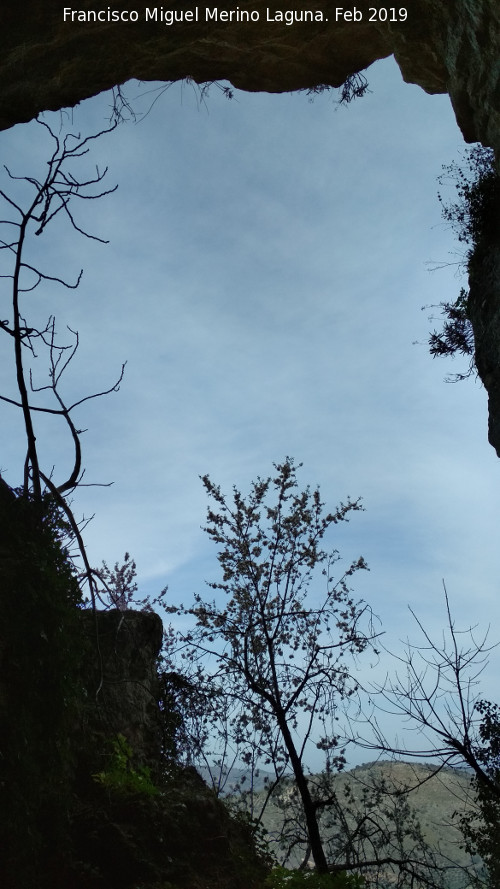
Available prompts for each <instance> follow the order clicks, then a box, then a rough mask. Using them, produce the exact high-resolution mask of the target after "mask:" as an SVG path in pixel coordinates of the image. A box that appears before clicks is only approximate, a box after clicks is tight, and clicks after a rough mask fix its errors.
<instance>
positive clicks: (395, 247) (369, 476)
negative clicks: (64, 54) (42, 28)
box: [0, 60, 500, 697]
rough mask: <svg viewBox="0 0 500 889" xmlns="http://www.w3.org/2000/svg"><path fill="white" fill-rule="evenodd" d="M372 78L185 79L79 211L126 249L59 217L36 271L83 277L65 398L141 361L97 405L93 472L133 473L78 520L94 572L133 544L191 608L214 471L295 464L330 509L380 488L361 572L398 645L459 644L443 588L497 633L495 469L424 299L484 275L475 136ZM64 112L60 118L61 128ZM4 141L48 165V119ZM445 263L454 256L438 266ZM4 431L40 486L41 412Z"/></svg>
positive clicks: (225, 482)
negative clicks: (247, 83)
mask: <svg viewBox="0 0 500 889" xmlns="http://www.w3.org/2000/svg"><path fill="white" fill-rule="evenodd" d="M368 78H369V82H370V89H371V90H372V92H371V93H370V94H368V95H366V96H365V97H364V98H363V99H361V100H359V101H356V102H354V103H353V104H352V105H351V106H350V107H348V108H341V109H337V108H336V106H335V104H334V101H333V98H332V97H330V96H328V95H323V96H319V97H316V98H315V100H314V102H310V101H308V98H307V96H306V95H305V94H295V95H289V94H286V95H280V96H276V95H267V94H243V93H238V92H237V93H235V97H234V99H233V100H232V101H228V100H227V99H226V98H225V97H224V95H223V94H222V92H221V91H219V90H218V89H217V88H216V87H212V89H211V91H210V94H209V96H208V98H207V99H206V100H205V101H203V100H201V99H200V94H199V91H198V90H197V89H196V88H195V87H194V86H193V85H190V84H189V83H184V84H177V85H174V86H171V87H170V88H169V89H168V90H167V91H166V92H165V93H164V94H163V96H162V97H161V98H160V99H159V100H158V101H157V102H156V104H155V105H154V107H153V108H152V109H151V111H150V113H149V114H148V115H147V116H146V117H144V119H142V120H140V121H139V122H137V123H134V122H132V121H131V122H129V123H127V124H126V125H123V126H121V127H119V128H118V130H117V131H115V132H114V133H113V134H111V135H109V136H107V137H105V138H104V139H103V140H102V141H100V142H99V143H96V144H95V145H94V147H93V149H92V155H91V157H90V158H89V159H88V164H89V165H90V167H87V168H86V169H91V168H92V164H94V165H95V164H96V163H98V164H99V166H100V167H103V166H105V165H108V166H109V173H108V180H109V185H110V186H112V185H114V184H115V183H118V185H119V188H118V191H117V192H116V193H115V194H114V195H112V196H109V197H107V198H105V199H103V200H102V201H100V202H97V203H93V202H90V203H89V204H87V205H82V207H81V208H80V209H79V216H78V218H79V219H80V220H82V221H85V223H86V224H87V225H88V227H89V229H90V230H91V231H92V232H95V233H96V234H98V235H99V236H102V237H105V238H109V239H110V243H109V245H107V246H103V245H100V244H97V243H95V242H91V241H86V240H85V239H81V238H77V237H76V235H75V234H74V233H72V232H70V231H68V230H67V228H64V227H62V226H59V225H57V224H56V225H54V228H53V230H52V233H51V232H50V230H49V231H48V232H47V234H46V235H44V241H43V243H42V239H39V241H36V242H35V243H34V246H33V249H34V253H33V256H34V257H35V258H36V259H37V260H41V261H42V262H43V263H44V267H45V268H46V269H47V270H49V271H53V272H56V273H58V274H59V273H64V274H68V275H69V276H70V277H74V275H75V273H76V272H77V271H78V270H79V268H80V267H83V268H84V277H83V281H82V284H81V287H80V289H79V290H78V291H76V292H73V291H65V290H62V289H56V288H52V287H51V288H50V289H48V288H47V290H45V291H44V292H43V293H42V292H40V293H37V294H36V295H35V296H34V297H33V298H32V301H31V304H30V305H31V306H32V307H33V311H35V312H40V316H39V317H40V318H41V317H44V316H45V315H47V314H49V313H51V312H52V313H55V314H56V316H57V318H58V322H59V326H60V327H61V328H63V327H64V325H65V324H66V323H69V324H70V325H71V326H72V327H74V328H77V329H78V330H79V333H80V337H81V348H80V352H79V355H78V356H77V359H76V360H75V362H74V365H73V367H72V368H71V370H70V372H68V375H67V379H66V386H67V388H66V390H65V391H66V392H67V394H68V399H70V400H76V397H80V396H81V395H84V394H87V393H88V392H89V391H91V390H96V389H101V388H105V387H107V386H109V385H110V384H111V383H112V382H113V381H114V379H115V377H116V376H117V374H118V372H119V368H120V364H121V362H122V361H124V360H127V361H128V364H127V370H126V375H125V379H124V382H123V384H122V387H121V389H120V392H119V393H118V394H115V395H113V396H110V397H108V398H106V399H102V400H100V401H92V402H89V403H88V404H87V405H86V406H84V407H83V408H82V410H81V412H80V413H79V414H78V415H77V421H78V424H79V425H80V426H82V427H85V428H88V431H87V432H86V433H85V435H84V436H83V445H84V462H85V465H86V476H85V480H86V481H87V482H109V481H113V482H114V485H113V487H111V488H103V487H95V488H92V487H90V488H83V489H81V490H80V491H79V492H78V493H77V494H76V495H75V499H74V504H73V505H74V508H75V511H76V513H77V514H78V515H81V514H85V515H87V516H89V515H92V514H95V517H94V519H93V521H92V522H91V523H90V524H89V526H88V527H87V530H86V541H87V546H88V550H89V554H90V557H91V561H92V562H93V563H94V564H96V565H99V564H100V562H101V560H102V559H106V561H107V562H108V563H113V562H114V561H116V560H121V558H122V556H123V554H124V552H125V551H126V550H127V551H129V552H130V553H131V554H132V556H133V557H134V558H135V560H136V562H137V566H138V575H139V584H140V592H141V594H144V595H145V594H146V593H150V594H152V595H154V594H156V593H157V592H158V591H159V590H160V589H161V588H162V587H163V586H164V585H165V584H168V586H169V589H170V592H171V598H172V600H173V601H183V602H185V603H186V602H187V601H189V599H190V597H191V594H192V592H193V591H198V592H202V593H203V592H204V589H205V587H204V582H205V581H210V580H213V579H217V562H216V553H215V550H214V548H213V544H211V543H210V541H209V540H208V538H207V537H206V535H204V534H203V532H202V530H201V526H202V525H203V523H204V517H205V509H206V502H205V496H204V493H203V490H202V485H201V482H200V480H199V476H200V475H202V474H205V473H209V474H210V476H211V477H212V479H213V480H214V481H216V482H217V483H219V484H220V485H221V486H222V488H223V489H226V490H228V489H230V488H231V486H232V485H233V484H236V485H237V486H238V487H239V488H240V489H242V490H247V489H248V488H249V485H250V482H251V480H252V479H254V478H256V476H257V475H261V476H265V475H267V474H268V473H270V471H271V469H272V463H273V462H276V461H279V460H281V459H282V458H283V457H284V456H285V455H291V456H293V457H294V458H295V460H296V461H298V462H299V461H302V462H303V464H304V466H303V469H302V471H301V476H300V478H301V480H302V481H303V483H304V485H305V484H308V483H309V484H311V485H312V486H314V485H316V484H319V485H320V487H321V491H322V495H323V499H324V500H325V501H326V502H327V504H328V505H331V506H334V505H335V504H337V503H338V502H339V501H340V500H345V499H346V497H347V496H349V495H350V496H351V497H352V498H356V497H358V496H361V497H362V498H363V502H364V506H365V510H366V511H365V512H364V513H360V514H356V515H354V516H353V518H352V520H351V522H350V524H349V525H347V526H345V527H342V528H341V529H339V531H338V533H336V535H335V537H334V538H332V544H333V545H334V546H336V547H338V549H339V550H340V552H341V555H342V557H343V558H344V561H345V564H347V563H348V562H349V561H350V560H351V559H353V558H357V557H358V556H359V555H360V554H362V555H363V556H364V557H365V558H366V560H367V562H368V564H369V567H370V572H369V573H368V572H363V573H362V574H361V575H358V576H357V577H356V578H355V588H356V591H357V592H358V593H359V595H360V596H361V597H364V598H365V599H366V600H367V601H369V602H370V604H371V605H372V607H373V610H374V611H375V612H376V613H377V614H378V615H379V616H380V618H381V622H382V626H383V628H384V630H385V632H386V644H387V646H388V647H390V648H398V646H399V641H398V640H400V639H401V638H406V637H407V636H408V635H410V636H411V637H412V638H416V632H415V627H414V625H413V623H412V620H411V617H410V615H409V612H408V604H410V605H411V606H412V607H413V608H414V609H415V610H416V612H417V613H418V615H419V616H420V617H421V619H422V621H423V622H424V624H425V625H426V626H427V627H428V628H429V630H430V631H434V632H435V633H436V634H437V635H439V632H440V628H441V626H442V624H443V620H444V603H443V598H442V585H441V584H442V578H444V579H445V581H446V584H447V588H448V591H449V594H450V598H451V602H452V608H453V611H454V614H455V617H456V620H457V626H458V625H460V626H462V627H463V628H466V627H467V626H469V625H470V624H476V623H480V625H481V626H482V627H486V626H487V625H488V624H490V623H491V625H492V626H493V628H495V627H496V626H498V623H499V620H498V618H499V612H500V605H499V582H498V577H499V572H498V569H499V552H500V550H499V547H498V543H497V529H498V526H499V519H500V498H499V497H498V459H497V458H496V456H495V453H494V451H493V449H492V448H491V447H490V446H489V445H488V442H487V402H486V395H485V392H484V390H483V389H482V388H481V386H480V384H479V383H478V382H477V381H475V380H474V379H471V380H469V381H467V382H465V383H460V384H456V385H452V384H448V383H446V382H445V381H444V378H445V376H446V374H448V373H453V372H455V371H456V370H460V369H462V368H463V365H460V364H459V363H457V366H456V367H455V364H454V363H453V362H445V361H439V362H438V361H433V360H432V359H431V357H430V356H429V354H428V351H427V349H426V346H425V343H426V339H427V335H428V331H429V327H430V326H432V325H430V324H429V321H428V315H429V314H430V311H421V307H422V306H423V305H426V304H432V303H439V302H440V301H442V300H447V299H448V300H453V299H455V298H456V296H457V295H458V291H459V289H460V287H461V286H462V285H463V284H464V283H465V282H464V281H463V280H462V279H461V278H460V277H459V274H458V273H459V266H458V265H455V263H458V261H459V259H460V256H459V254H457V251H458V250H459V245H458V244H457V242H456V240H455V239H454V237H453V234H452V233H451V232H450V231H449V230H448V229H447V228H446V226H445V225H444V224H443V222H442V220H441V217H440V207H439V203H438V201H437V196H436V192H437V188H438V186H437V183H436V177H437V176H438V175H439V174H440V172H441V165H442V164H447V163H449V162H450V161H451V160H452V159H453V158H456V157H457V154H458V152H459V151H460V150H461V149H463V147H464V144H463V140H462V137H461V134H460V132H459V130H458V128H457V125H456V122H455V119H454V115H453V112H452V108H451V105H450V101H449V99H448V97H447V96H428V95H426V94H425V93H424V92H423V91H422V90H420V89H419V88H418V87H416V86H414V85H407V84H404V83H403V81H402V78H401V75H400V73H399V70H398V68H397V66H396V64H395V63H394V61H393V60H385V61H383V62H379V63H377V64H376V65H374V66H372V68H371V69H369V71H368ZM130 89H131V92H133V91H134V89H137V91H138V92H139V93H140V92H144V91H146V90H149V89H150V86H148V85H146V86H144V85H143V86H142V87H138V88H134V87H131V88H130ZM152 98H154V95H153V94H151V95H150V96H144V97H143V98H142V99H139V100H137V102H136V107H138V108H139V109H140V108H144V109H147V108H148V106H149V104H150V101H151V99H152ZM109 103H110V99H109V96H101V97H97V98H96V99H93V100H89V101H88V102H85V103H83V104H82V105H81V106H79V107H78V108H76V109H75V110H74V112H73V128H74V129H81V131H82V132H85V133H86V132H90V131H92V130H94V129H96V128H98V127H100V126H102V125H104V124H105V118H106V115H107V114H108V113H109ZM47 120H53V121H54V122H55V125H56V126H58V124H59V115H54V116H50V115H49V116H48V117H47ZM0 139H1V143H2V154H3V160H4V163H6V164H7V165H9V166H10V168H11V170H12V172H14V173H16V174H19V175H22V174H25V173H27V174H31V173H33V171H34V169H35V167H36V166H37V164H38V165H40V164H43V161H44V159H45V157H46V155H47V150H48V142H47V141H46V140H45V139H44V138H41V134H40V128H38V127H37V126H36V124H34V123H32V124H28V125H20V126H18V127H15V128H14V129H12V130H9V131H7V132H4V133H2V134H1V135H0ZM85 163H86V162H85V161H83V162H82V164H85ZM38 169H40V167H38ZM3 182H4V185H3V186H2V187H5V180H3ZM450 197H452V193H451V192H450ZM443 262H444V263H447V262H449V263H452V265H450V266H449V267H447V268H445V269H443V270H440V271H431V268H432V267H433V266H436V265H438V264H440V263H443ZM3 292H4V293H5V290H4V291H3ZM30 311H31V308H30ZM6 340H7V337H5V338H4V340H3V342H2V353H1V357H0V361H1V362H2V363H1V364H0V381H2V385H3V391H8V389H9V386H10V378H9V369H8V367H9V364H8V360H9V356H8V355H7V352H8V349H9V348H10V342H8V341H6ZM415 341H417V344H415ZM74 396H75V398H74ZM0 416H1V421H0V422H1V426H0V430H1V432H0V435H1V443H2V451H1V455H0V465H1V469H2V472H3V474H4V477H5V478H6V480H7V481H8V482H9V483H11V484H17V483H19V481H20V479H21V477H22V464H23V456H22V450H21V448H22V447H24V445H21V442H22V437H21V429H20V424H19V418H16V417H15V415H14V412H13V410H12V409H11V408H10V407H8V406H0ZM38 435H39V443H40V447H41V453H42V455H43V458H44V460H45V465H46V466H47V467H49V469H50V467H51V466H52V465H53V464H55V466H56V476H57V471H58V470H59V469H60V472H61V474H63V471H64V468H65V467H66V466H67V465H68V462H67V461H68V460H69V459H70V451H69V449H68V442H67V440H66V436H65V434H64V430H63V428H62V427H61V428H57V429H56V426H55V425H54V424H53V423H49V422H44V421H43V420H40V421H39V425H38ZM494 635H495V634H494V633H493V636H492V639H493V637H494ZM495 665H496V666H498V659H497V658H495V656H494V657H493V660H492V666H491V668H490V670H489V672H487V673H485V675H484V677H483V683H484V684H483V690H484V694H485V695H486V696H487V695H488V694H491V696H492V697H494V696H495V694H496V683H495V679H494V676H495V672H497V670H496V666H495Z"/></svg>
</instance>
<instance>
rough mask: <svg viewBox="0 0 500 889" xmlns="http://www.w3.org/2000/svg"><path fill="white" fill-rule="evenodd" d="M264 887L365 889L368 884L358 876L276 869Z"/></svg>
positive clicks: (278, 888) (276, 888)
mask: <svg viewBox="0 0 500 889" xmlns="http://www.w3.org/2000/svg"><path fill="white" fill-rule="evenodd" d="M264 886H265V889H363V886H366V883H365V880H364V879H363V877H360V876H359V875H357V874H346V873H338V874H318V873H316V872H315V871H304V870H286V868H284V867H275V868H273V870H272V871H271V873H270V874H269V875H268V876H267V877H266V880H265V882H264Z"/></svg>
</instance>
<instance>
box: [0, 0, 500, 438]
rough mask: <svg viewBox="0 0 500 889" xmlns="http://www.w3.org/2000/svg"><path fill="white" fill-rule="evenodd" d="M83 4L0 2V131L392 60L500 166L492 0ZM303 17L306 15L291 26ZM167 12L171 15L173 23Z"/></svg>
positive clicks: (496, 371) (491, 313) (493, 292)
mask: <svg viewBox="0 0 500 889" xmlns="http://www.w3.org/2000/svg"><path fill="white" fill-rule="evenodd" d="M267 2H269V0H266V3H267ZM82 6H84V7H85V9H84V10H82V9H78V8H73V7H65V6H64V5H63V4H62V3H60V0H30V3H29V5H28V11H25V10H24V9H23V8H22V7H21V6H20V5H19V4H13V3H9V4H2V7H1V9H0V129H1V128H4V129H5V128H6V127H10V126H12V125H13V124H15V123H18V122H21V121H27V120H30V119H31V118H33V117H34V116H36V114H38V112H40V111H43V110H47V109H54V110H56V109H59V108H61V107H65V106H72V105H75V104H76V103H78V102H79V101H81V100H82V99H85V98H88V97H89V96H92V95H95V94H96V93H99V92H101V91H102V90H105V89H109V88H110V87H112V86H114V85H116V84H120V83H123V82H124V81H126V80H128V79H130V78H137V79H139V80H145V81H148V80H163V81H172V80H178V79H180V78H185V77H190V78H193V79H194V80H195V81H197V82H200V83H201V82H206V81H211V80H229V81H230V82H231V83H232V84H233V85H234V86H235V87H238V88H241V89H244V90H254V91H256V90H265V91H267V92H282V91H286V90H298V89H301V88H308V87H315V86H318V85H321V84H324V85H330V86H339V85H341V84H342V83H344V81H345V80H346V78H347V77H348V76H349V75H351V74H353V73H355V72H359V71H361V70H362V69H364V68H367V67H368V66H369V65H371V64H372V63H373V62H374V61H376V60H377V59H380V58H384V57H386V56H389V55H391V54H394V56H395V58H396V61H397V62H398V64H399V66H400V69H401V72H402V75H403V77H404V79H405V80H406V81H408V82H410V83H415V84H418V85H419V86H421V87H422V89H424V90H426V92H428V93H449V96H450V99H451V102H452V104H453V108H454V110H455V114H456V118H457V123H458V125H459V127H460V129H461V130H462V133H463V135H464V138H465V140H466V141H468V142H473V141H479V142H482V143H483V145H488V146H491V147H493V148H495V150H496V153H497V158H498V163H499V164H500V3H499V2H498V0H407V3H406V6H396V7H391V6H389V5H388V4H387V5H385V4H382V3H381V2H380V0H358V2H357V3H356V4H355V5H354V4H352V5H348V6H346V7H339V6H336V4H335V3H332V2H330V0H311V3H307V4H306V3H302V2H301V3H300V4H298V3H295V5H294V8H293V9H292V10H287V11H286V12H285V10H282V11H281V13H280V11H279V10H278V9H277V7H274V6H269V7H268V6H265V5H264V4H263V2H262V0H255V2H252V3H251V4H250V3H248V2H247V0H242V3H241V5H240V6H236V5H235V4H234V3H228V2H227V0H223V5H222V6H218V7H212V6H195V5H194V4H187V3H186V4H184V3H183V4H177V3H176V4H169V5H168V6H165V7H163V6H151V7H149V6H146V5H145V4H144V3H142V2H139V0H135V2H134V0H132V2H130V0H123V2H122V3H120V4H119V5H113V6H106V5H104V4H101V3H100V2H92V3H90V4H89V3H85V4H82ZM290 6H293V5H292V4H290ZM89 7H90V9H89ZM306 8H307V10H308V15H307V18H308V20H307V21H297V20H296V19H300V18H301V17H302V18H304V11H305V10H306ZM97 11H100V20H96V21H94V20H93V19H94V18H97ZM196 11H197V12H196ZM173 12H175V14H176V17H177V20H176V21H175V22H174V23H171V24H169V16H170V15H172V14H173ZM94 14H95V15H94ZM114 14H116V15H118V16H119V17H120V20H119V21H113V20H112V17H113V15H114ZM498 249H499V248H498V246H496V247H495V250H498ZM492 250H493V246H492ZM495 255H496V254H495ZM483 260H484V269H483V268H482V266H481V263H479V262H476V263H475V266H474V276H473V280H471V291H472V296H471V304H472V312H471V315H472V323H473V327H474V332H475V337H476V359H477V360H476V363H477V367H478V370H479V373H480V376H481V379H482V380H483V383H484V385H485V387H486V389H487V391H488V395H489V411H490V420H489V440H490V442H491V444H492V445H493V446H494V447H495V448H496V450H497V453H498V454H499V455H500V280H499V277H498V274H499V269H498V260H497V259H495V258H494V257H492V255H491V253H490V255H489V256H488V255H486V254H483V259H482V260H481V262H483ZM484 287H486V289H487V293H486V292H485V294H484V295H483V288H484ZM483 304H484V305H485V306H487V309H485V312H486V314H485V313H483V309H482V306H483Z"/></svg>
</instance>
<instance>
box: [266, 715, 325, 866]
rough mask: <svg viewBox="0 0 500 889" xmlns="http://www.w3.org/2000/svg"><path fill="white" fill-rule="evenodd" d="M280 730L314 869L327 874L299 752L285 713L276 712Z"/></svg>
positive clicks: (314, 808)
mask: <svg viewBox="0 0 500 889" xmlns="http://www.w3.org/2000/svg"><path fill="white" fill-rule="evenodd" d="M276 718H277V720H278V725H279V729H280V732H281V734H282V737H283V740H284V742H285V745H286V749H287V751H288V754H289V756H290V762H291V763H292V768H293V773H294V776H295V783H296V785H297V789H298V791H299V793H300V798H301V800H302V807H303V809H304V816H305V819H306V827H307V835H308V838H309V842H310V844H311V854H312V857H313V859H314V864H315V867H316V870H317V871H318V873H320V874H327V873H328V871H329V868H328V862H327V860H326V856H325V852H324V849H323V843H322V841H321V836H320V832H319V824H318V818H317V814H316V812H317V810H316V806H315V805H314V801H313V799H312V796H311V793H310V790H309V785H308V783H307V779H306V776H305V773H304V768H303V765H302V761H301V759H300V756H299V754H298V753H297V750H296V747H295V744H294V742H293V738H292V735H291V732H290V729H289V728H288V725H287V721H286V717H285V714H284V713H283V712H278V713H276Z"/></svg>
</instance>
